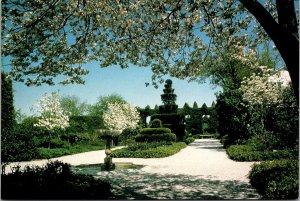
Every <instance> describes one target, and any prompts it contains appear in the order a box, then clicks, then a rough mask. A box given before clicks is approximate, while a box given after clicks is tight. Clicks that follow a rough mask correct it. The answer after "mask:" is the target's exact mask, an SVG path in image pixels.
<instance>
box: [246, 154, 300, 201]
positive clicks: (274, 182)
mask: <svg viewBox="0 0 300 201" xmlns="http://www.w3.org/2000/svg"><path fill="white" fill-rule="evenodd" d="M298 163H299V162H298V160H275V161H268V162H262V163H260V164H255V165H254V166H253V168H252V170H251V172H250V175H249V178H250V183H251V184H252V186H253V187H255V188H256V189H257V191H258V192H259V193H260V194H261V195H262V196H263V198H264V199H297V198H298V196H299V164H298Z"/></svg>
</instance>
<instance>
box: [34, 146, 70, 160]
mask: <svg viewBox="0 0 300 201" xmlns="http://www.w3.org/2000/svg"><path fill="white" fill-rule="evenodd" d="M38 150H39V158H43V159H50V158H55V157H60V156H64V155H70V154H72V153H71V151H70V150H68V149H65V148H56V149H48V148H38Z"/></svg>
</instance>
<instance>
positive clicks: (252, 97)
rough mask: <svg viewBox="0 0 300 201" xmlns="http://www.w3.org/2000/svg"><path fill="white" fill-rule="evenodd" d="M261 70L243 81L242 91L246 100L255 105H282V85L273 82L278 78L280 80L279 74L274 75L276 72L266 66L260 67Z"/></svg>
mask: <svg viewBox="0 0 300 201" xmlns="http://www.w3.org/2000/svg"><path fill="white" fill-rule="evenodd" d="M260 70H261V71H260V72H259V73H253V74H252V75H251V76H250V77H247V78H244V80H243V81H242V84H241V87H240V89H241V90H242V91H243V97H244V99H246V100H247V101H249V103H250V104H254V105H255V104H256V105H268V104H274V103H280V101H281V99H280V95H281V92H282V90H281V83H280V82H276V81H273V80H275V79H274V78H275V77H276V76H277V77H278V78H279V74H277V75H276V74H274V70H272V69H270V68H267V67H265V66H260ZM271 77H272V78H273V79H272V80H271V79H270V78H271Z"/></svg>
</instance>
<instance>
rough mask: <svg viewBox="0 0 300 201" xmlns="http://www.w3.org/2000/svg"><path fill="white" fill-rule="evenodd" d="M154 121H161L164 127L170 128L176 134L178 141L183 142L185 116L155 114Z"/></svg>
mask: <svg viewBox="0 0 300 201" xmlns="http://www.w3.org/2000/svg"><path fill="white" fill-rule="evenodd" d="M152 119H160V120H161V121H162V124H163V127H167V128H170V129H171V131H172V133H174V134H176V137H177V140H178V141H182V140H183V139H184V135H185V132H184V131H185V125H184V115H183V114H175V113H174V114H154V115H152V116H151V120H152Z"/></svg>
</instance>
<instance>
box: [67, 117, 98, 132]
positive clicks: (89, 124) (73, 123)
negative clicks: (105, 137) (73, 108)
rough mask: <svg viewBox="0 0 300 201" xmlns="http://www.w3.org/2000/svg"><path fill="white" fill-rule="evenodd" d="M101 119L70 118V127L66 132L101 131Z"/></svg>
mask: <svg viewBox="0 0 300 201" xmlns="http://www.w3.org/2000/svg"><path fill="white" fill-rule="evenodd" d="M103 128H104V125H103V119H101V118H99V117H98V116H70V127H69V128H67V132H69V133H72V132H91V133H93V132H94V131H95V129H103Z"/></svg>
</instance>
